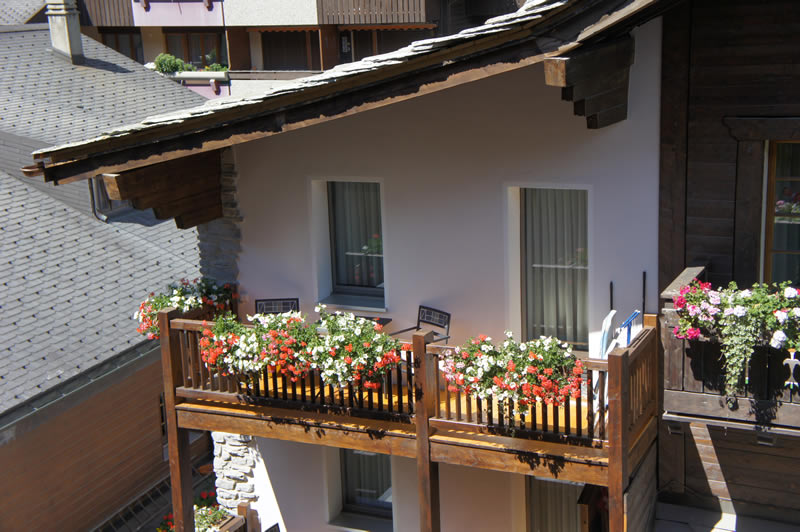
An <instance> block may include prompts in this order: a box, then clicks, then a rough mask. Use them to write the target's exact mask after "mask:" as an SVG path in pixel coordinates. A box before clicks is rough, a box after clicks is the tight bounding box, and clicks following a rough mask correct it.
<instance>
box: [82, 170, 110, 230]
mask: <svg viewBox="0 0 800 532" xmlns="http://www.w3.org/2000/svg"><path fill="white" fill-rule="evenodd" d="M95 179H97V178H96V177H93V178H91V179H87V180H86V182H87V183H89V199H90V200H91V202H92V216H94V217H95V218H97V219H98V220H100V221H101V222H103V223H108V216H106V215H105V214H100V213H99V212H97V199H96V198H95V191H94V180H95Z"/></svg>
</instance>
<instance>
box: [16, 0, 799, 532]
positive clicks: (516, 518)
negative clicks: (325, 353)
mask: <svg viewBox="0 0 800 532" xmlns="http://www.w3.org/2000/svg"><path fill="white" fill-rule="evenodd" d="M227 3H228V2H226V4H227ZM150 4H151V6H152V5H153V4H155V2H151V3H150ZM795 19H797V20H795ZM795 22H800V11H798V7H797V6H796V5H795V3H794V2H788V1H781V0H774V1H769V2H755V1H752V0H740V1H736V2H731V1H723V0H693V1H685V2H677V1H666V0H629V1H611V0H608V1H603V0H600V1H582V0H573V1H567V2H560V1H559V2H556V1H548V0H538V1H529V2H527V3H525V4H524V5H523V6H521V7H520V8H519V9H518V10H517V11H514V12H511V13H509V14H507V15H503V16H499V17H495V18H492V19H489V20H488V21H487V22H486V23H485V24H483V25H480V26H477V27H474V28H470V29H468V30H465V31H462V32H459V33H457V34H454V35H450V36H446V37H441V38H435V39H428V40H423V41H418V42H415V43H412V44H411V45H409V46H405V47H403V48H400V49H398V50H395V51H392V52H389V53H386V54H381V55H378V56H371V57H366V58H364V59H361V60H359V61H354V62H351V63H348V64H344V65H338V66H336V67H334V68H332V69H330V70H326V71H325V72H323V73H321V74H318V75H316V76H312V77H308V78H304V79H298V80H294V81H292V82H291V83H287V84H286V85H283V86H282V87H280V88H279V89H278V88H276V89H272V90H269V91H267V92H265V93H263V94H262V95H260V96H251V97H248V98H247V99H235V98H230V99H220V100H216V101H211V102H208V103H206V104H205V105H203V106H202V107H198V108H195V109H190V110H187V111H180V112H174V113H170V114H167V115H164V116H161V117H151V118H149V119H147V120H145V121H142V122H139V123H132V124H129V125H127V126H125V127H120V128H117V129H111V130H107V131H106V132H105V134H104V135H102V136H98V137H96V138H92V139H88V140H85V141H81V142H74V143H72V144H64V145H60V146H54V147H50V148H46V149H41V150H38V151H36V152H35V153H34V160H35V164H34V165H31V166H29V167H27V168H25V171H26V173H27V174H28V175H30V176H43V177H44V181H45V182H48V183H55V184H58V183H69V182H76V181H81V180H85V179H93V178H96V177H98V176H103V180H104V182H105V183H107V184H108V185H110V186H109V190H114V191H115V192H114V193H113V194H112V196H113V198H112V199H115V200H119V201H122V200H128V201H132V202H133V203H134V204H135V203H136V201H137V199H140V198H142V197H145V196H146V195H147V194H148V192H150V191H151V190H152V189H154V188H158V189H159V190H164V193H163V196H161V197H160V198H159V199H158V205H157V207H158V211H159V212H161V213H162V214H164V215H165V216H166V215H172V216H174V217H175V219H176V222H177V223H178V225H179V226H180V227H192V226H198V227H200V228H201V230H202V228H203V227H205V226H206V224H209V222H211V223H228V224H232V225H234V226H235V227H236V228H237V231H238V233H237V234H238V235H239V241H238V246H239V247H238V248H237V249H236V250H235V251H233V252H231V253H230V254H229V256H230V257H231V260H233V261H234V262H235V272H236V273H237V275H238V282H239V285H240V291H241V293H242V294H243V301H242V302H241V304H240V310H241V315H242V317H244V316H245V315H247V314H252V313H253V312H254V311H255V310H256V309H257V308H258V307H257V300H263V299H273V298H297V300H298V304H299V308H300V309H301V310H302V311H304V312H306V313H308V314H309V315H311V316H315V314H314V308H315V306H316V305H317V304H318V303H325V304H327V305H329V306H330V307H332V308H337V309H345V310H352V311H355V312H358V313H361V314H363V315H368V316H378V317H384V318H389V319H391V322H390V323H389V324H388V325H387V326H386V329H387V330H388V331H392V330H401V329H405V328H407V327H408V326H410V325H415V324H416V323H417V317H418V316H419V315H420V314H419V312H420V307H421V306H422V307H423V308H422V310H423V311H424V310H425V307H429V308H431V309H434V310H432V311H429V314H424V313H423V317H426V316H427V317H428V318H432V319H429V320H428V321H429V322H431V321H432V322H433V323H434V324H439V325H444V324H445V323H446V325H447V326H448V334H449V337H450V338H449V339H448V344H446V345H445V344H444V343H443V342H435V341H432V340H433V339H434V338H433V337H432V336H431V335H429V334H425V333H423V332H408V333H406V334H407V337H408V339H409V340H410V341H411V343H412V350H411V351H410V352H406V353H405V354H404V357H405V359H404V362H403V363H402V364H401V366H400V369H399V370H398V372H397V375H396V376H394V377H393V378H392V379H387V382H386V383H385V387H383V388H382V389H381V390H380V391H379V392H375V391H367V392H365V391H363V390H362V391H358V390H353V389H344V390H335V389H332V388H329V387H327V386H325V385H324V384H323V383H322V382H321V381H320V380H319V378H318V376H312V377H311V378H308V379H305V380H304V381H302V382H299V383H295V384H294V385H291V384H287V383H286V382H285V381H282V379H280V378H279V377H277V376H276V375H274V374H272V373H270V372H269V371H267V372H266V373H265V374H264V375H262V376H261V377H260V378H259V379H258V380H257V383H258V384H257V385H253V386H250V387H244V386H242V383H241V382H240V381H239V380H238V379H235V378H232V377H229V376H226V375H221V374H214V372H211V373H209V371H208V369H207V368H206V367H205V366H204V365H203V364H201V363H200V361H199V358H198V356H197V349H196V342H197V339H198V335H199V334H200V330H201V327H202V326H201V324H200V323H199V322H196V321H192V320H186V319H182V318H181V317H180V316H178V315H176V314H175V313H164V314H162V316H161V326H162V331H165V332H164V338H165V341H162V362H163V365H164V370H165V374H166V378H165V382H166V385H165V394H166V405H167V422H168V431H169V437H170V458H171V460H170V467H171V473H172V480H173V505H174V509H175V514H176V519H177V524H178V527H179V528H180V527H181V526H187V527H188V526H189V525H188V523H190V522H191V519H192V518H191V504H190V500H189V498H188V497H189V495H188V494H189V493H190V489H189V487H188V475H187V467H188V458H187V441H188V430H190V429H202V430H211V431H214V432H215V434H214V440H215V455H216V458H215V469H216V472H217V477H218V488H219V490H218V492H219V494H220V498H221V499H222V501H223V503H224V504H226V505H229V506H235V505H236V503H237V502H239V501H247V502H249V503H250V504H251V506H252V507H253V508H255V509H256V510H257V511H258V514H259V519H260V523H261V527H262V528H263V529H265V530H266V529H268V528H269V527H271V526H273V525H276V524H277V525H278V527H279V529H280V530H290V531H291V530H303V531H305V530H308V531H311V530H335V529H342V528H344V529H358V530H395V531H405V530H409V531H411V530H512V531H525V530H532V531H539V530H564V531H572V530H574V531H579V530H580V531H584V530H613V531H624V530H630V531H642V530H652V529H654V528H655V529H657V530H665V531H669V530H686V529H693V528H691V527H695V528H694V529H696V528H697V527H698V526H707V525H708V523H709V522H711V523H712V524H711V526H714V525H715V524H716V525H719V526H718V528H717V529H723V530H724V529H725V528H724V527H728V528H727V529H729V530H735V529H736V528H737V526H740V525H741V526H742V527H743V526H745V525H744V523H749V524H748V525H747V526H758V527H759V528H761V529H763V530H784V529H785V530H794V529H796V527H795V528H793V527H791V525H790V524H787V523H793V522H795V523H796V522H797V516H796V512H797V510H798V507H797V504H798V502H797V501H798V500H800V498H799V497H797V495H798V494H800V488H798V487H797V486H796V482H795V480H793V478H792V477H791V474H790V473H788V472H791V471H795V470H798V467H797V466H798V464H797V460H798V459H797V452H796V449H797V447H798V445H800V444H798V441H800V440H798V441H796V440H797V434H798V433H797V430H798V427H800V420H796V419H795V418H794V410H793V408H794V406H795V405H796V403H797V401H798V398H797V396H796V393H795V392H792V391H789V392H783V391H781V395H779V396H777V397H776V396H763V389H762V388H758V387H756V386H755V384H754V385H753V389H752V390H750V391H749V395H748V396H747V397H741V398H739V399H738V402H739V404H740V405H741V407H740V408H739V409H738V410H732V409H731V408H730V407H729V406H727V403H726V401H725V398H724V397H722V396H721V395H720V391H719V389H718V388H714V387H713V382H712V381H713V379H711V378H710V377H711V373H707V374H704V373H703V371H705V370H704V369H702V368H705V367H706V366H709V367H710V366H711V365H712V364H711V362H713V359H714V356H715V355H713V351H712V349H711V348H709V349H708V350H707V352H706V350H704V349H705V348H703V349H701V350H700V352H699V354H698V350H697V348H696V346H693V345H689V346H686V345H683V344H682V343H680V342H677V341H675V340H674V339H673V338H672V337H671V335H670V334H669V326H670V323H671V320H674V315H673V314H672V311H671V309H669V308H665V302H664V299H665V298H668V297H669V296H670V293H671V291H672V290H674V287H675V285H676V283H680V282H685V280H686V275H688V276H691V275H694V274H697V275H706V277H707V278H708V279H710V280H712V281H713V282H714V283H723V282H727V281H729V280H731V279H736V280H738V281H741V282H745V283H750V282H753V281H756V280H766V281H769V280H776V279H779V278H785V279H794V278H796V275H795V274H794V273H792V272H794V270H793V269H792V268H793V266H792V264H793V262H792V261H793V260H794V257H795V256H796V254H795V252H796V251H797V250H798V249H800V248H798V247H792V245H791V241H789V244H786V243H785V242H783V241H781V244H780V246H777V247H776V244H775V242H776V241H777V240H776V239H777V237H776V236H775V234H777V233H775V234H773V233H770V232H769V231H777V230H776V229H775V225H776V224H775V221H774V219H773V218H772V213H773V209H772V208H766V206H767V205H769V206H772V203H773V202H772V199H773V198H772V195H773V194H784V189H786V188H787V187H788V190H789V192H788V193H792V192H793V189H792V186H793V185H791V182H792V175H794V174H793V173H792V168H793V166H792V165H793V164H794V161H793V159H792V157H793V145H791V144H790V143H789V141H792V140H794V139H795V138H796V133H795V131H796V129H797V127H798V124H797V120H798V119H797V118H795V115H796V114H797V109H796V103H795V102H794V100H793V98H794V94H795V93H796V92H797V91H793V90H792V88H793V87H794V84H796V83H797V82H798V81H800V79H799V78H798V75H799V74H798V72H796V69H795V68H794V63H796V61H797V59H798V53H800V52H798V50H797V49H796V48H797V47H796V45H795V44H796V43H795V42H794V41H793V40H792V37H791V36H792V35H793V34H792V31H793V28H794V26H793V24H794V23H795ZM795 25H796V24H795ZM223 161H224V162H226V164H227V166H223V164H222V162H223ZM222 168H228V169H229V171H230V172H229V174H228V175H227V178H229V180H228V181H224V179H225V177H226V176H224V175H223V172H222ZM777 169H780V172H778V170H777ZM178 173H180V175H181V176H185V175H195V174H196V175H197V176H198V177H197V179H195V180H193V181H188V180H186V179H185V178H183V177H180V178H173V177H172V176H173V175H178ZM40 180H41V178H40ZM232 184H235V186H230V185H232ZM170 185H171V186H170ZM223 185H224V188H223ZM776 191H778V192H776ZM788 193H786V194H788ZM776 197H777V196H776ZM346 215H347V216H349V219H353V218H357V219H358V221H357V222H352V223H348V222H345V221H343V220H344V219H345V218H346ZM355 227H358V229H355ZM365 228H367V229H369V230H366V229H365ZM201 241H203V242H204V243H205V244H206V245H211V244H212V243H213V242H214V235H213V234H212V233H208V232H206V233H205V236H202V237H201ZM378 243H379V245H378ZM700 265H703V266H704V268H705V269H704V270H703V269H697V268H695V269H690V270H689V271H688V272H684V269H685V268H687V267H695V266H700ZM682 274H684V276H683V277H681V275H682ZM679 277H680V278H679ZM676 278H679V279H678V280H677V281H675V279H676ZM435 309H440V311H439V312H438V313H437V312H434V311H435ZM610 309H614V310H616V311H617V316H623V317H624V316H628V315H629V314H631V312H633V311H634V310H635V309H639V310H641V311H643V312H644V320H643V329H642V331H641V332H639V333H638V335H636V336H635V337H634V338H633V339H632V342H631V343H630V345H628V346H626V347H618V348H615V349H613V350H611V351H610V352H606V349H605V345H604V340H603V331H604V321H606V320H605V318H606V317H607V316H608V314H609V310H610ZM660 311H663V312H661V314H662V316H661V317H660V319H659V318H658V317H657V314H659V312H660ZM620 321H621V320H617V323H616V325H619V322H620ZM428 325H430V324H428ZM428 325H425V324H423V328H424V327H427V326H428ZM504 330H510V331H512V332H513V334H514V335H515V336H516V337H517V338H523V339H527V338H531V337H537V336H538V335H539V334H554V335H556V336H559V337H560V338H562V339H564V340H568V341H571V342H573V343H574V344H576V345H577V346H578V347H579V348H580V349H581V350H582V351H583V353H582V354H580V356H581V357H582V358H583V359H584V367H585V371H584V374H583V377H584V378H585V379H586V385H585V386H584V388H583V392H582V395H581V397H580V399H578V400H576V401H572V402H570V403H569V404H568V405H565V406H563V407H559V408H555V409H554V408H553V407H552V406H544V405H541V404H540V405H538V406H537V409H536V413H535V415H533V416H528V417H527V418H523V417H520V416H519V415H516V414H514V413H511V414H509V412H508V411H507V409H505V408H504V407H503V405H501V404H498V403H497V402H496V401H486V402H485V403H483V404H482V403H479V402H477V401H475V400H474V398H464V397H461V396H458V395H456V394H452V393H449V392H447V391H445V390H444V389H443V388H442V387H441V378H440V375H439V372H438V370H437V368H438V365H437V357H438V356H439V355H440V354H441V353H442V352H443V351H446V350H447V349H449V346H452V345H457V344H461V343H462V342H464V341H465V340H466V339H467V338H469V337H470V336H475V335H478V334H488V335H490V336H493V337H500V336H501V335H502V334H503V331H504ZM166 338H169V341H166ZM704 357H705V358H704ZM704 360H705V361H707V362H708V363H706V362H703V361H704ZM756 363H758V359H756V361H755V362H754V364H756ZM698 368H701V369H699V370H698ZM783 370H784V367H783V366H782V364H781V363H780V361H778V362H764V365H763V367H761V370H760V371H761V374H766V375H767V376H765V377H764V379H763V382H764V383H769V382H771V381H770V379H772V381H779V380H781V379H782V378H785V372H784V373H779V372H780V371H783ZM698 371H699V373H698ZM709 371H710V370H709ZM753 371H757V370H753ZM769 375H773V376H772V377H769ZM706 376H708V377H709V378H708V379H707V378H706ZM754 381H755V379H754ZM758 382H759V383H761V381H758ZM759 385H760V384H759ZM748 405H753V408H750V407H748ZM506 406H507V405H506ZM769 415H771V417H769ZM787 475H789V477H788V478H787ZM709 520H710V521H709ZM737 523H738V524H737ZM708 528H709V529H710V528H711V527H710V526H709V527H708Z"/></svg>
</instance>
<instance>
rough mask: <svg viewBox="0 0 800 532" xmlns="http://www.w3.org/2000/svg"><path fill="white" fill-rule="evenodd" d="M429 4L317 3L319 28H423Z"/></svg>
mask: <svg viewBox="0 0 800 532" xmlns="http://www.w3.org/2000/svg"><path fill="white" fill-rule="evenodd" d="M426 1H430V0H320V2H321V6H320V12H321V17H320V18H321V23H322V24H337V25H359V24H360V25H375V24H395V25H398V24H424V23H427V22H429V21H428V20H427V15H426V5H425V4H426Z"/></svg>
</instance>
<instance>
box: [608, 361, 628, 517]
mask: <svg viewBox="0 0 800 532" xmlns="http://www.w3.org/2000/svg"><path fill="white" fill-rule="evenodd" d="M629 380H630V379H629V376H628V350H627V349H615V350H614V351H612V352H611V353H610V354H609V355H608V513H609V515H608V519H609V530H614V531H618V532H625V531H626V530H627V526H626V522H625V499H624V494H625V488H626V487H627V486H628V480H629V477H630V473H629V471H628V446H629V442H628V436H629V431H628V429H629V424H630V420H629V415H628V409H629V405H630V398H629V397H628V395H629V392H630V386H629Z"/></svg>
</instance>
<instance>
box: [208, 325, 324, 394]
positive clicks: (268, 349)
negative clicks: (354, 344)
mask: <svg viewBox="0 0 800 532" xmlns="http://www.w3.org/2000/svg"><path fill="white" fill-rule="evenodd" d="M247 319H248V320H250V321H252V322H253V324H254V325H253V326H251V327H248V326H247V325H244V324H243V323H241V322H239V321H238V320H237V319H236V317H235V316H233V314H231V313H230V312H228V313H226V314H224V315H221V316H217V318H216V321H215V322H214V323H213V324H208V323H207V322H203V323H204V329H203V333H202V338H201V339H200V356H201V359H202V360H203V362H205V363H206V364H208V365H209V366H210V367H214V368H217V369H219V370H221V371H223V372H225V373H232V374H239V375H246V374H248V373H253V372H260V371H263V370H264V369H265V368H266V367H267V366H269V367H270V368H272V369H274V370H275V371H277V372H278V373H281V374H282V375H285V376H287V377H289V379H290V380H291V381H292V382H296V381H297V379H299V378H303V377H305V376H306V375H307V374H308V370H309V368H310V367H311V363H310V355H311V349H312V347H313V345H315V343H318V338H317V334H316V331H315V328H314V327H312V326H310V325H309V324H307V323H306V320H305V317H304V316H303V315H302V314H301V313H299V312H285V313H283V314H256V315H254V316H248V317H247Z"/></svg>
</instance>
